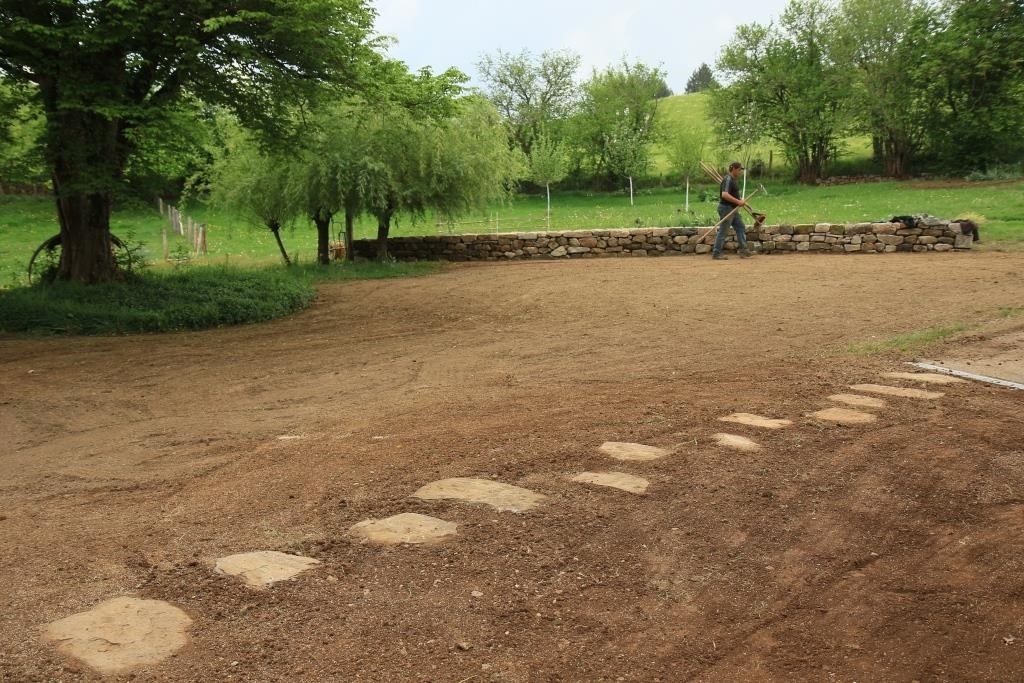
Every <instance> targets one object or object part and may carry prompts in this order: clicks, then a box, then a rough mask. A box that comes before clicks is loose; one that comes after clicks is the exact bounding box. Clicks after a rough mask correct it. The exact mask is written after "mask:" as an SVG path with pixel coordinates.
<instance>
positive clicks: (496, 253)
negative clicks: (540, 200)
mask: <svg viewBox="0 0 1024 683" xmlns="http://www.w3.org/2000/svg"><path fill="white" fill-rule="evenodd" d="M713 239H714V229H710V230H709V229H708V228H637V229H629V230H573V231H566V232H521V233H500V234H491V235H438V236H433V235H429V236H418V237H396V238H392V239H390V240H389V241H388V250H389V251H390V253H391V255H392V256H393V257H394V258H396V259H398V260H400V261H424V260H427V261H445V260H447V261H504V260H521V259H557V258H601V257H613V256H673V255H681V254H706V253H708V252H710V251H711V242H712V241H713ZM747 240H748V242H750V245H751V247H752V248H754V249H756V250H757V251H759V252H761V253H764V254H785V253H790V252H814V253H822V252H826V253H842V254H850V253H893V252H927V251H939V252H947V251H948V252H952V251H955V250H964V249H970V248H971V244H972V242H973V239H972V237H971V234H970V233H968V234H961V229H960V224H959V223H950V222H949V221H943V220H941V219H937V218H931V217H928V218H925V219H922V220H919V221H917V222H916V224H914V227H908V226H907V225H905V224H903V223H850V224H842V225H840V224H831V223H818V224H815V225H811V224H802V225H785V224H783V225H767V226H762V227H761V229H760V230H758V231H748V234H747ZM736 247H737V243H736V241H735V236H734V235H733V234H732V233H731V232H730V235H729V239H728V240H727V241H726V244H725V249H726V251H735V250H736ZM353 248H354V251H355V254H356V256H359V257H364V258H373V257H374V255H375V254H376V248H377V243H376V241H375V240H357V241H356V242H355V243H354V244H353Z"/></svg>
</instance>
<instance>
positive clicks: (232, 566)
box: [214, 550, 320, 588]
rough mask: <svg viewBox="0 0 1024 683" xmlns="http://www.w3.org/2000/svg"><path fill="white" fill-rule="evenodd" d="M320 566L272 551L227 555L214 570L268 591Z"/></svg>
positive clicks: (307, 559)
mask: <svg viewBox="0 0 1024 683" xmlns="http://www.w3.org/2000/svg"><path fill="white" fill-rule="evenodd" d="M318 564H320V560H314V559H313V558H312V557H302V556H301V555H289V554H288V553H279V552H277V551H275V550H259V551H257V552H252V553H239V554H237V555H228V556H227V557H222V558H220V559H219V560H217V564H216V566H215V567H214V569H215V570H216V571H217V572H218V573H220V574H227V575H228V576H238V577H241V579H242V580H243V581H245V585H247V586H249V587H251V588H267V587H269V586H271V585H273V584H275V583H277V582H278V581H287V580H288V579H291V578H294V577H296V576H298V575H299V574H301V573H302V572H304V571H306V570H307V569H309V568H310V567H314V566H316V565H318Z"/></svg>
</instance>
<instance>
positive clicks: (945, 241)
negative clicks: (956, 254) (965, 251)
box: [937, 237, 956, 244]
mask: <svg viewBox="0 0 1024 683" xmlns="http://www.w3.org/2000/svg"><path fill="white" fill-rule="evenodd" d="M937 242H938V243H939V244H956V239H955V238H953V237H940V238H939V239H938V240H937Z"/></svg>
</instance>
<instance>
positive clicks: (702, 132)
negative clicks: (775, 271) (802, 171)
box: [651, 93, 874, 178]
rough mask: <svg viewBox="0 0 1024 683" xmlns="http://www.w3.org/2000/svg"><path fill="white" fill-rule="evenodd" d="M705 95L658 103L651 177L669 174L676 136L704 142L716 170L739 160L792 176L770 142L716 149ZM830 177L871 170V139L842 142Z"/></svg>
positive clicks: (676, 98)
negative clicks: (691, 136) (671, 151)
mask: <svg viewBox="0 0 1024 683" xmlns="http://www.w3.org/2000/svg"><path fill="white" fill-rule="evenodd" d="M707 102H708V95H707V94H706V93H692V94H689V95H674V96H672V97H666V98H664V99H661V100H659V101H658V114H657V122H658V123H657V125H658V136H659V140H658V141H657V142H655V143H654V144H653V145H652V148H651V159H652V162H653V163H652V168H651V173H652V174H653V175H656V176H666V175H668V174H669V170H670V167H669V152H668V149H669V146H670V145H671V144H672V141H673V140H675V139H676V137H677V136H679V135H699V136H701V137H702V139H704V140H706V142H707V147H706V151H705V153H704V154H703V155H702V156H703V157H704V160H705V161H707V162H708V163H711V164H714V165H715V166H716V167H717V168H720V169H721V168H723V167H725V166H726V165H727V164H728V163H729V162H730V161H732V160H734V159H739V160H740V161H743V162H744V163H746V164H747V165H748V166H751V165H753V163H754V161H755V160H758V159H760V160H761V161H763V162H764V165H765V168H766V169H768V167H769V166H770V167H771V168H770V175H771V176H773V177H778V178H786V177H788V176H791V175H792V174H793V169H792V168H790V167H789V165H788V164H787V162H786V159H785V157H784V156H783V154H782V150H781V149H780V148H779V146H778V145H776V144H773V143H772V142H771V141H770V140H762V141H759V142H757V143H755V144H753V145H750V146H749V147H747V148H744V149H742V150H738V151H737V150H727V149H722V148H720V147H719V142H718V139H717V136H716V135H715V130H714V126H713V125H712V123H711V120H710V119H709V117H708V114H707ZM832 170H833V174H834V175H843V174H846V173H866V172H871V171H873V170H874V169H872V168H871V139H870V138H869V137H868V136H855V137H851V138H849V139H846V140H843V141H842V143H841V145H840V158H839V160H838V161H837V162H836V163H835V164H833V169H832Z"/></svg>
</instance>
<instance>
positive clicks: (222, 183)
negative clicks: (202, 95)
mask: <svg viewBox="0 0 1024 683" xmlns="http://www.w3.org/2000/svg"><path fill="white" fill-rule="evenodd" d="M227 127H228V130H227V131H226V132H225V135H224V137H225V141H224V147H223V148H222V149H220V150H218V152H217V155H216V158H215V160H214V162H213V164H212V167H211V168H210V172H209V173H210V177H209V188H208V190H209V200H210V204H211V205H213V206H214V207H217V208H220V209H224V210H228V211H231V212H233V213H236V214H238V215H241V216H243V217H245V218H246V219H248V220H250V221H252V222H254V223H258V224H260V225H262V226H263V227H265V228H267V229H268V230H270V232H271V234H272V235H273V236H274V241H275V242H277V248H278V250H279V251H280V252H281V260H282V261H283V262H284V264H285V265H286V266H290V265H291V259H290V258H289V256H288V252H287V250H286V249H285V248H284V242H283V241H282V240H281V228H282V227H285V226H287V225H289V224H291V223H292V221H294V219H295V218H296V217H298V215H299V214H300V213H301V207H302V205H301V203H300V200H299V198H298V197H297V196H296V194H295V192H294V191H293V190H294V187H295V186H294V184H293V180H292V178H293V176H294V174H295V173H296V171H298V164H296V163H295V160H294V157H293V156H291V155H288V154H286V153H282V152H276V153H275V152H267V151H264V150H261V149H260V146H259V145H258V144H257V141H256V140H255V139H254V138H253V136H252V135H251V134H249V133H247V132H246V131H244V130H242V129H241V128H240V127H239V126H237V125H233V124H232V123H230V122H229V123H228V124H227Z"/></svg>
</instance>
